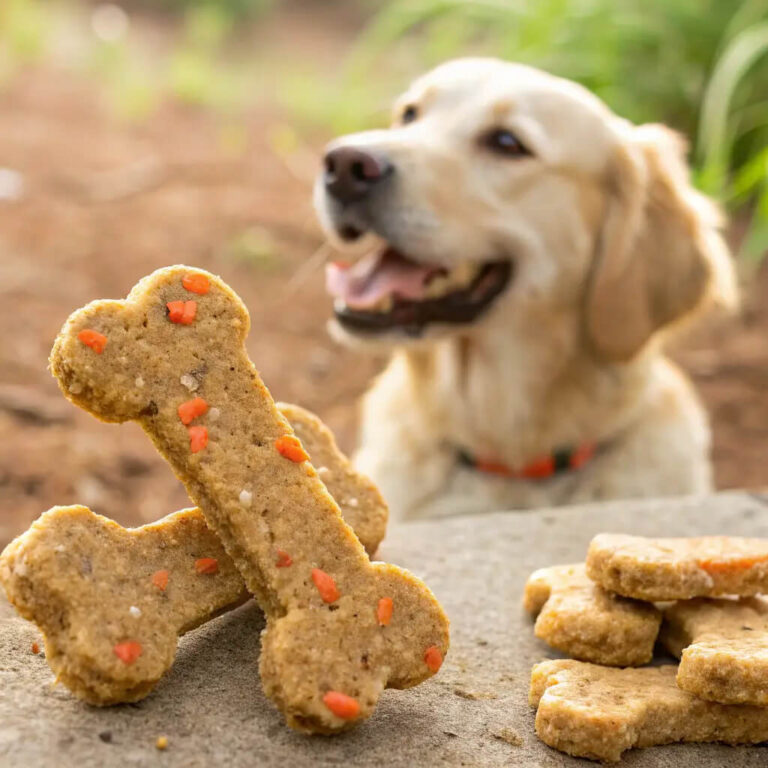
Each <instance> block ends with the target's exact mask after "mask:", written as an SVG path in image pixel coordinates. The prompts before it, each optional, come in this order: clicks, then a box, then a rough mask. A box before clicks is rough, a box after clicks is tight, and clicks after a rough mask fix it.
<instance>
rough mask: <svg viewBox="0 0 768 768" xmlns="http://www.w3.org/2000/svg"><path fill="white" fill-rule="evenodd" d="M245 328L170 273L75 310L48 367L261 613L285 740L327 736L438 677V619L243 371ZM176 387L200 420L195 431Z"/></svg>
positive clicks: (237, 315) (184, 275)
mask: <svg viewBox="0 0 768 768" xmlns="http://www.w3.org/2000/svg"><path fill="white" fill-rule="evenodd" d="M190 275H194V276H195V281H196V282H200V281H202V280H203V279H204V282H205V285H206V289H205V291H204V292H202V293H200V292H191V291H190V290H188V289H187V287H186V284H187V282H188V277H189V276H190ZM248 326H249V318H248V314H247V312H246V309H245V307H244V306H243V304H242V302H241V301H240V299H239V298H238V297H237V296H236V295H235V294H234V293H233V292H232V291H231V289H230V288H229V287H228V286H226V285H225V284H224V283H223V282H221V281H220V280H219V279H218V278H216V277H214V276H213V275H210V274H208V273H204V272H202V271H201V270H194V269H190V268H188V267H183V266H177V267H169V268H167V269H162V270H158V271H157V272H155V273H153V274H152V275H150V276H149V277H147V278H144V279H143V280H142V281H141V282H140V283H139V284H138V285H137V286H135V288H134V289H133V290H132V291H131V293H130V295H129V296H128V298H127V299H126V300H125V301H96V302H93V303H91V304H89V305H88V306H86V307H84V308H83V309H81V310H79V311H77V312H75V313H74V314H73V315H72V316H71V317H70V318H69V319H68V321H67V323H66V324H65V326H64V328H63V329H62V331H61V333H60V335H59V337H58V338H57V340H56V344H55V345H54V349H53V351H52V353H51V368H52V371H53V373H54V375H55V376H56V378H57V379H58V380H59V384H60V386H61V388H62V390H63V392H64V393H65V395H66V396H67V397H68V398H69V399H71V400H72V401H73V402H75V403H76V404H78V405H80V406H81V407H83V408H85V409H86V410H88V411H90V412H91V413H93V414H95V415H96V416H98V417H100V418H102V419H104V420H106V421H113V422H123V421H128V420H134V421H137V422H138V423H139V424H140V425H141V426H142V427H143V428H144V430H145V431H146V432H147V433H148V434H149V436H150V437H151V439H152V441H153V442H154V444H155V446H156V447H157V449H158V450H159V451H160V453H161V454H162V455H163V456H164V457H165V458H166V459H167V461H168V462H169V463H170V464H171V466H172V467H173V469H174V471H175V472H176V474H177V476H178V477H179V479H180V480H181V481H182V482H183V483H184V485H185V486H186V488H187V491H188V493H189V495H190V497H191V498H192V499H193V500H194V501H195V503H197V505H198V506H199V507H200V508H201V510H202V511H203V514H204V515H205V517H206V520H207V522H208V525H209V526H210V527H211V528H212V529H213V530H214V531H215V532H216V534H217V535H218V537H219V538H220V540H221V541H222V543H223V545H224V547H225V549H226V551H227V552H228V554H229V556H230V557H231V558H232V560H233V561H234V563H235V566H236V567H237V569H238V570H239V571H240V574H241V575H242V577H243V580H244V581H245V584H246V586H247V588H248V590H249V591H250V592H251V593H252V594H253V595H254V596H255V597H256V599H257V600H258V601H259V603H260V605H261V606H262V608H263V609H264V611H265V613H266V614H267V629H266V630H265V633H264V635H263V637H262V655H261V661H260V671H261V677H262V683H263V686H264V690H265V692H266V694H267V695H268V696H270V698H272V700H273V701H274V702H275V703H276V704H277V706H278V707H279V708H280V709H281V710H282V712H283V713H284V715H285V717H286V719H287V721H288V723H289V724H290V725H292V726H293V727H295V728H298V729H302V730H306V731H313V732H334V731H338V730H342V729H344V728H348V727H350V726H351V725H353V724H354V723H355V722H357V721H359V720H361V719H363V718H365V717H367V716H369V715H370V714H371V713H372V712H373V709H374V708H375V705H376V702H377V700H378V697H379V695H380V693H381V690H382V689H383V688H384V687H387V686H390V687H400V688H402V687H408V686H411V685H415V684H417V683H419V682H421V681H422V680H424V679H426V678H427V677H430V676H431V675H432V674H434V672H435V671H436V670H437V669H438V668H439V666H440V663H441V661H442V657H443V655H444V654H445V653H446V651H447V648H448V621H447V618H446V617H445V614H444V613H443V611H442V609H441V607H440V605H439V604H438V603H437V601H436V600H435V598H434V596H433V595H432V593H431V592H430V591H429V590H428V589H427V588H426V586H425V585H424V584H423V583H422V582H420V581H419V580H418V579H416V578H415V577H413V576H411V575H410V574H409V573H407V572H406V571H403V570H402V569H399V568H396V567H394V566H391V565H387V564H384V563H374V564H372V563H371V562H370V561H369V559H368V557H367V555H366V553H365V550H364V549H363V547H362V546H361V544H360V542H359V541H358V539H357V538H356V537H355V535H354V533H353V531H352V529H351V528H350V527H349V526H348V525H347V524H346V523H345V522H344V521H343V519H342V517H341V515H340V512H339V508H338V506H337V504H336V503H335V501H334V500H333V498H332V497H331V496H330V495H329V494H328V492H327V490H326V488H325V486H324V485H323V483H322V482H321V480H320V478H319V477H318V475H317V472H316V471H315V469H314V467H313V466H312V465H311V464H310V463H309V462H308V461H306V460H305V459H306V458H307V457H306V454H305V453H304V451H303V448H302V447H301V445H300V444H298V441H297V440H296V439H295V437H294V436H293V432H292V430H291V427H290V425H289V424H288V422H287V421H286V419H285V418H284V417H283V416H282V415H281V414H280V413H279V411H278V410H277V408H276V406H275V404H274V402H273V400H272V398H271V396H270V394H269V392H268V390H267V389H266V387H265V386H264V384H263V383H262V381H261V379H260V378H259V376H258V373H257V372H256V369H255V368H254V366H253V364H252V363H251V361H250V360H249V359H248V357H247V355H246V352H245V348H244V341H245V337H246V335H247V332H248ZM94 340H95V341H94ZM183 376H194V377H195V378H196V379H197V380H198V381H199V386H198V388H197V390H196V393H195V394H196V397H199V398H201V399H203V400H204V401H205V403H206V404H207V406H208V407H209V409H210V410H209V411H208V412H204V413H198V412H196V413H197V415H196V416H195V418H194V419H193V423H191V424H185V423H183V421H182V420H181V419H180V411H179V408H180V407H181V406H183V405H184V404H185V402H184V401H186V400H187V398H188V397H189V392H187V391H185V390H184V388H183V386H182V385H181V384H180V383H179V382H180V380H181V378H180V377H183ZM214 408H215V409H216V414H217V418H216V420H215V421H213V420H211V418H210V414H211V412H212V411H213V409H214ZM382 601H385V602H386V603H387V604H389V607H390V609H391V611H390V615H389V616H385V618H386V621H382V615H383V614H382V612H381V610H380V609H381V605H382ZM384 614H386V611H385V612H384ZM244 644H245V645H246V646H247V642H245V641H244ZM244 651H245V652H247V647H246V648H244Z"/></svg>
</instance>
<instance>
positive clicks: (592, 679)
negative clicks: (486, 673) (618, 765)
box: [529, 659, 768, 762]
mask: <svg viewBox="0 0 768 768" xmlns="http://www.w3.org/2000/svg"><path fill="white" fill-rule="evenodd" d="M676 670H677V667H675V666H673V665H667V666H663V667H642V668H640V669H632V668H628V669H617V668H615V667H601V666H597V665H596V664H587V663H586V662H583V661H572V660H571V659H557V660H554V661H544V662H542V663H540V664H536V665H535V666H534V668H533V671H532V673H531V690H530V697H529V698H530V703H531V706H532V707H538V711H537V712H536V734H537V735H538V737H539V738H540V739H541V740H542V741H543V742H544V743H545V744H547V745H548V746H550V747H554V748H555V749H559V750H560V751H561V752H565V753H567V754H569V755H573V756H575V757H587V758H590V759H591V760H604V761H606V762H617V761H618V760H619V759H620V757H621V753H622V752H624V751H625V750H627V749H632V748H633V747H652V746H655V745H658V744H672V743H674V742H679V741H685V742H711V741H720V742H725V743H726V744H758V743H760V742H762V741H766V740H767V739H768V710H765V709H763V708H761V707H749V706H728V705H726V704H715V703H713V702H711V701H704V700H703V699H699V698H697V697H696V696H693V695H692V694H690V693H688V692H687V691H683V690H681V689H680V688H678V687H677V684H676V683H675V674H676Z"/></svg>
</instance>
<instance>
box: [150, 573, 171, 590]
mask: <svg viewBox="0 0 768 768" xmlns="http://www.w3.org/2000/svg"><path fill="white" fill-rule="evenodd" d="M169 577H170V574H169V573H168V571H155V572H154V573H153V574H152V583H153V584H154V585H155V586H156V587H157V588H158V589H159V590H162V591H163V592H165V588H166V587H167V586H168V578H169Z"/></svg>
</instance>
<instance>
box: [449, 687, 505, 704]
mask: <svg viewBox="0 0 768 768" xmlns="http://www.w3.org/2000/svg"><path fill="white" fill-rule="evenodd" d="M453 692H454V693H455V694H456V695H457V696H461V698H462V699H469V701H481V700H482V699H498V698H499V697H498V694H495V693H490V692H486V691H467V690H465V689H464V688H454V689H453Z"/></svg>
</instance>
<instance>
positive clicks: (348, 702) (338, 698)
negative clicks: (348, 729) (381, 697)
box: [323, 691, 360, 720]
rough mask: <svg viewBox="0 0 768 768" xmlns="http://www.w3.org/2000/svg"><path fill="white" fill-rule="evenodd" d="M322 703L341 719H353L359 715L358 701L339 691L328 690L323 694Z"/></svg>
mask: <svg viewBox="0 0 768 768" xmlns="http://www.w3.org/2000/svg"><path fill="white" fill-rule="evenodd" d="M323 704H325V706H326V707H328V709H330V710H331V712H333V714H334V715H336V717H340V718H341V719H342V720H354V719H355V718H356V717H359V715H360V702H358V700H357V699H353V698H352V697H351V696H347V694H346V693H341V691H328V693H326V694H325V696H323Z"/></svg>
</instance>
